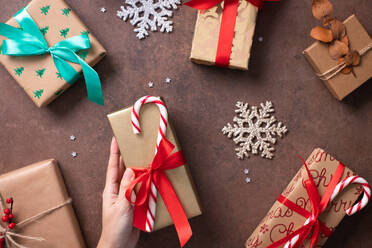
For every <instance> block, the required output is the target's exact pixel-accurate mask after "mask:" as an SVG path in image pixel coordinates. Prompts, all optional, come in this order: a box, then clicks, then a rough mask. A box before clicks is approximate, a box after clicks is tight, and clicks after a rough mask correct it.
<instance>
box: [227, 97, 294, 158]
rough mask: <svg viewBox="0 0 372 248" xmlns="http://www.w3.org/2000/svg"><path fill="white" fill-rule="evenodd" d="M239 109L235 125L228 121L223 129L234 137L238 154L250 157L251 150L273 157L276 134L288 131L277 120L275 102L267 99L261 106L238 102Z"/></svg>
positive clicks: (279, 134) (253, 152)
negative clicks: (274, 114) (250, 105)
mask: <svg viewBox="0 0 372 248" xmlns="http://www.w3.org/2000/svg"><path fill="white" fill-rule="evenodd" d="M236 107H237V109H236V110H235V113H237V114H238V116H235V117H234V119H233V121H234V122H235V123H234V125H231V124H230V123H227V125H226V126H225V127H224V128H223V129H222V132H223V134H225V135H227V136H228V137H229V138H233V140H234V142H235V143H236V144H237V145H238V146H239V147H237V148H236V149H235V150H236V152H237V153H236V155H237V156H238V158H239V159H244V157H247V158H249V154H248V153H249V152H251V153H252V154H258V153H259V152H260V153H261V157H263V158H268V159H271V158H273V156H274V151H275V149H274V147H272V145H274V144H275V142H276V138H275V137H276V136H279V137H282V135H283V134H285V133H286V132H287V127H286V126H284V125H283V124H282V123H281V122H277V120H276V118H275V116H273V115H272V114H271V113H273V112H274V111H275V110H274V107H273V104H272V103H271V102H269V101H266V103H265V104H263V103H261V108H258V107H257V106H252V107H250V108H249V106H248V103H243V102H237V103H236Z"/></svg>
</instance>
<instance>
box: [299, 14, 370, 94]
mask: <svg viewBox="0 0 372 248" xmlns="http://www.w3.org/2000/svg"><path fill="white" fill-rule="evenodd" d="M344 24H345V28H346V33H347V36H348V38H349V44H350V48H351V49H352V50H356V51H358V52H359V53H362V54H361V63H360V64H359V65H358V66H354V67H353V70H354V74H353V73H349V74H343V73H342V72H341V71H337V69H338V64H339V61H338V60H334V59H332V58H331V56H330V55H329V51H328V45H327V44H325V43H322V42H319V41H317V42H315V43H314V44H312V45H311V46H310V47H308V48H307V49H306V50H305V51H303V54H304V55H305V57H306V58H307V60H308V61H309V62H310V64H311V66H312V67H313V68H314V70H315V72H316V74H317V75H318V76H319V77H320V78H321V79H322V80H323V81H324V83H325V85H326V86H327V88H328V89H329V91H330V92H331V93H332V95H333V96H334V97H336V98H337V99H338V100H342V99H343V98H345V97H346V96H347V95H349V94H350V93H351V92H353V91H354V90H355V89H357V88H358V87H359V86H361V85H362V84H363V83H365V82H366V81H367V80H368V79H370V78H371V77H372V51H371V48H372V39H371V37H370V36H369V35H368V33H367V31H366V30H365V28H364V27H363V26H362V24H360V22H359V21H358V19H357V17H356V16H355V15H352V16H350V17H349V18H347V19H346V20H345V21H344ZM333 68H334V69H333Z"/></svg>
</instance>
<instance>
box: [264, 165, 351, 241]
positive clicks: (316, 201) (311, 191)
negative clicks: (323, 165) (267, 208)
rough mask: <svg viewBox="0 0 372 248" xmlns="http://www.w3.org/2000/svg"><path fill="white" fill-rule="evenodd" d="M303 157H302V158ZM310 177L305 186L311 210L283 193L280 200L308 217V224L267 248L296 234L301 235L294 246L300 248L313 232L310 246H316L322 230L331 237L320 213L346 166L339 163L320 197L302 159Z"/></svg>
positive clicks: (330, 232) (307, 169) (290, 238)
mask: <svg viewBox="0 0 372 248" xmlns="http://www.w3.org/2000/svg"><path fill="white" fill-rule="evenodd" d="M301 159H302V158H301ZM302 161H303V163H304V165H305V168H306V171H307V174H308V177H309V179H308V180H306V181H305V188H306V191H307V194H308V196H309V201H310V205H311V212H309V211H307V210H306V209H304V208H302V207H300V206H298V205H297V204H295V203H294V202H292V201H290V200H289V199H287V198H285V197H284V196H283V195H280V196H279V198H278V201H279V202H280V203H282V204H283V205H285V206H287V207H288V208H289V209H291V210H293V211H295V212H296V213H298V214H300V215H302V216H303V217H305V218H306V219H307V222H308V224H306V225H303V226H302V227H300V228H299V229H297V230H296V231H295V232H293V233H291V234H290V235H288V236H286V237H284V238H283V239H281V240H279V241H276V242H274V243H273V244H271V245H269V246H267V248H276V247H280V246H281V245H283V244H285V243H287V242H288V241H290V240H292V239H293V238H294V237H295V236H297V235H299V239H298V241H297V242H296V244H295V245H294V246H291V247H292V248H298V247H300V245H301V244H302V243H303V242H304V241H305V239H306V238H307V237H308V236H309V234H310V233H311V231H313V232H312V234H311V237H310V238H311V242H310V248H313V247H316V245H317V243H318V239H319V235H320V232H322V233H323V234H324V235H325V236H327V237H329V236H331V234H332V231H331V230H330V229H329V228H328V227H327V226H326V225H325V224H324V223H323V222H322V221H320V220H319V215H320V214H321V213H322V212H323V211H324V209H325V208H326V207H327V205H328V203H329V201H330V199H331V196H332V193H333V191H334V189H335V187H336V186H337V183H338V182H339V181H340V179H341V177H342V174H343V172H344V169H345V166H344V165H343V164H341V163H339V165H338V167H337V169H336V171H335V173H334V174H333V176H332V179H331V181H330V183H329V185H328V187H327V189H326V191H325V193H324V195H323V197H322V198H320V195H319V192H318V188H317V187H316V185H315V183H314V180H313V177H312V176H311V174H310V171H309V168H308V167H307V165H306V163H305V161H304V160H303V159H302Z"/></svg>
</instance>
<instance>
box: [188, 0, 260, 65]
mask: <svg viewBox="0 0 372 248" xmlns="http://www.w3.org/2000/svg"><path fill="white" fill-rule="evenodd" d="M222 11H223V2H222V3H220V4H218V5H217V6H214V7H212V8H210V9H208V10H203V11H199V12H198V17H197V20H196V25H195V31H194V38H193V41H192V48H191V56H190V59H191V61H193V62H195V63H198V64H205V65H214V64H215V59H216V53H217V45H218V38H219V35H220V25H221V18H222ZM257 12H258V8H257V7H256V6H254V5H252V4H251V3H249V2H248V1H246V0H239V6H238V14H237V17H236V24H235V29H234V30H235V32H234V39H233V44H232V50H231V55H230V64H229V68H232V69H240V70H248V62H249V58H250V54H251V47H252V42H253V35H254V30H255V26H256V17H257Z"/></svg>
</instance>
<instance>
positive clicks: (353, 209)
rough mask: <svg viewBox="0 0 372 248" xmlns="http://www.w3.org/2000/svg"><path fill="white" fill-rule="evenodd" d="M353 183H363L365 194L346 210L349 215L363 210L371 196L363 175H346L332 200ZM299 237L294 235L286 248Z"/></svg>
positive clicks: (333, 194)
mask: <svg viewBox="0 0 372 248" xmlns="http://www.w3.org/2000/svg"><path fill="white" fill-rule="evenodd" d="M351 183H357V184H360V185H362V186H363V193H364V194H363V197H362V200H360V201H359V202H358V203H355V204H354V206H352V207H350V208H349V209H347V210H346V214H347V215H349V216H350V215H353V214H355V213H356V212H359V211H360V210H362V209H363V208H364V207H365V206H366V205H367V204H368V202H369V199H370V197H371V187H370V186H369V184H368V182H367V181H366V180H365V179H364V178H362V177H358V176H350V177H346V178H345V179H344V180H342V181H341V182H339V183H338V184H337V186H336V187H335V189H334V190H333V193H332V196H331V199H330V202H332V201H333V200H334V199H335V198H336V196H337V195H338V194H339V193H340V192H341V191H342V190H343V189H344V188H346V187H347V186H349V184H351ZM309 221H310V218H309V219H307V220H306V222H305V223H304V226H305V225H307V224H308V223H309ZM299 237H300V235H296V236H294V237H293V238H292V239H291V240H290V241H288V242H287V243H286V244H285V246H284V248H291V247H293V246H294V245H295V244H296V242H297V241H298V239H299Z"/></svg>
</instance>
